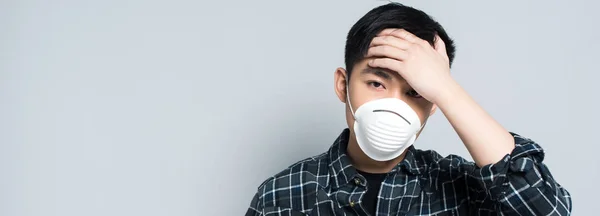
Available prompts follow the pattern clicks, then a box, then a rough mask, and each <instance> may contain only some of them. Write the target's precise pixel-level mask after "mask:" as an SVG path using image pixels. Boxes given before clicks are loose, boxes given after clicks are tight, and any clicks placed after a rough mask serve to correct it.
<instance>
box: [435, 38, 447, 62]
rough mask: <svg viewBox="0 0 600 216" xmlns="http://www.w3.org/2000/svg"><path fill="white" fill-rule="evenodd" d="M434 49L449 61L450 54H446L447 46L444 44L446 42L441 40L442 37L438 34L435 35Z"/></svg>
mask: <svg viewBox="0 0 600 216" xmlns="http://www.w3.org/2000/svg"><path fill="white" fill-rule="evenodd" d="M434 47H435V51H437V52H438V53H439V54H440V55H442V56H444V58H446V59H448V53H446V44H445V43H444V40H442V38H440V36H439V35H437V34H436V35H435V41H434Z"/></svg>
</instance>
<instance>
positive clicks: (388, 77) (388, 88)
mask: <svg viewBox="0 0 600 216" xmlns="http://www.w3.org/2000/svg"><path fill="white" fill-rule="evenodd" d="M369 60H371V59H370V58H367V59H363V60H362V61H360V62H358V63H356V65H354V68H353V69H352V74H351V78H350V82H349V89H348V92H349V94H350V102H351V104H352V110H354V111H355V112H356V110H357V109H358V108H359V107H360V106H361V105H363V104H364V103H367V102H369V101H371V100H376V99H381V98H398V99H400V100H402V101H404V102H405V103H407V104H408V105H409V106H410V107H411V108H412V109H413V110H414V111H415V112H416V113H417V115H419V119H420V121H421V123H422V124H423V123H424V122H425V120H426V119H427V118H428V117H429V116H430V115H431V114H433V112H434V111H435V109H436V107H435V105H433V104H432V103H430V102H429V101H427V100H425V98H423V97H421V96H420V95H419V94H418V93H417V92H415V91H414V90H413V89H412V88H411V87H410V85H408V83H407V82H406V81H405V80H404V79H403V78H402V77H401V76H400V75H399V74H398V73H396V72H394V71H390V70H386V69H380V68H371V67H369V66H368V65H367V62H368V61H369ZM347 78H348V77H347V73H346V70H344V69H342V68H338V69H337V70H336V72H335V91H336V94H337V96H338V98H339V99H340V101H342V102H345V103H346V104H348V103H347V102H346V81H347ZM346 122H347V123H348V127H349V128H350V130H351V131H352V132H354V117H353V116H352V113H351V111H350V109H349V108H348V106H346Z"/></svg>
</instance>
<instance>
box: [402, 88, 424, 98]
mask: <svg viewBox="0 0 600 216" xmlns="http://www.w3.org/2000/svg"><path fill="white" fill-rule="evenodd" d="M406 95H408V96H410V97H414V98H422V96H421V95H420V94H419V93H418V92H417V91H415V90H413V89H411V90H410V91H408V92H406Z"/></svg>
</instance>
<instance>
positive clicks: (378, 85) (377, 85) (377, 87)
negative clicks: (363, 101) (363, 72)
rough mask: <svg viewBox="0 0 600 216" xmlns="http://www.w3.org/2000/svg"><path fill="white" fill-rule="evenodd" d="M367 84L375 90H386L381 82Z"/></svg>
mask: <svg viewBox="0 0 600 216" xmlns="http://www.w3.org/2000/svg"><path fill="white" fill-rule="evenodd" d="M367 84H368V85H369V86H371V87H373V88H376V89H379V88H383V89H385V87H384V86H383V84H381V83H380V82H376V81H369V82H368V83H367Z"/></svg>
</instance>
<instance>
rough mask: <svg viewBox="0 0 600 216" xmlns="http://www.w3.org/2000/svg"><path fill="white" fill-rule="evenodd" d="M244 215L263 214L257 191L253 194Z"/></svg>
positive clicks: (257, 215) (259, 215)
mask: <svg viewBox="0 0 600 216" xmlns="http://www.w3.org/2000/svg"><path fill="white" fill-rule="evenodd" d="M245 216H263V214H262V207H261V204H260V202H259V199H258V193H256V194H254V197H253V198H252V201H250V207H248V210H247V211H246V214H245Z"/></svg>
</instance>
